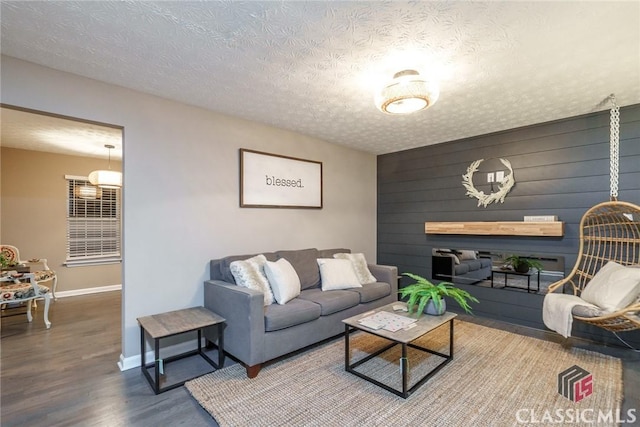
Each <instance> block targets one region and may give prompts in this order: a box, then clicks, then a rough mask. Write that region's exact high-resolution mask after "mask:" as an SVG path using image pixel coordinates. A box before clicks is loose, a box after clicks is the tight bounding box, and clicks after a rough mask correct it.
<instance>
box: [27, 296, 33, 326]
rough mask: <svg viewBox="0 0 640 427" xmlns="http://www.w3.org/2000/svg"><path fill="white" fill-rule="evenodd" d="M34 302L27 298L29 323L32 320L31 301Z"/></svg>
mask: <svg viewBox="0 0 640 427" xmlns="http://www.w3.org/2000/svg"><path fill="white" fill-rule="evenodd" d="M32 302H35V301H33V300H31V299H30V300H29V301H27V320H28V321H29V323H31V322H33V314H31V303H32Z"/></svg>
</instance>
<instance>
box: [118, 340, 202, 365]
mask: <svg viewBox="0 0 640 427" xmlns="http://www.w3.org/2000/svg"><path fill="white" fill-rule="evenodd" d="M196 341H197V340H191V341H185V342H181V343H178V344H174V345H171V346H167V347H162V348H161V349H160V352H161V353H160V354H161V355H162V357H163V358H165V359H166V358H168V357H171V356H175V355H177V354H182V353H187V352H189V351H193V350H196V347H197V345H198V343H197V342H196ZM205 345H206V341H205V340H204V338H203V339H202V346H203V347H204V346H205ZM154 358H155V355H154V354H153V350H149V351H147V352H146V353H145V359H146V362H147V364H148V363H151V362H152V361H153V360H154ZM141 362H142V357H140V355H139V354H137V355H135V356H130V357H124V355H123V354H120V360H118V363H117V364H118V368H120V370H121V371H128V370H129V369H134V368H139V367H140V365H141V364H142V363H141Z"/></svg>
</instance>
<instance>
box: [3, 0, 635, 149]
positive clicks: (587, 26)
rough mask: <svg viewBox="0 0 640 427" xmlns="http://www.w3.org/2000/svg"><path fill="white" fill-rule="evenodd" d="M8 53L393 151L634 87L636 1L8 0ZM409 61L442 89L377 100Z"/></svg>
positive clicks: (624, 100) (558, 113)
mask: <svg viewBox="0 0 640 427" xmlns="http://www.w3.org/2000/svg"><path fill="white" fill-rule="evenodd" d="M0 12H1V15H0V16H1V21H2V22H1V24H2V33H1V37H2V45H1V49H2V53H3V54H5V55H9V56H13V57H16V58H20V59H24V60H27V61H31V62H35V63H38V64H42V65H45V66H48V67H51V68H55V69H59V70H64V71H68V72H71V73H75V74H79V75H83V76H87V77H90V78H93V79H97V80H102V81H105V82H109V83H113V84H116V85H121V86H125V87H129V88H132V89H136V90H139V91H142V92H147V93H151V94H154V95H159V96H162V97H165V98H170V99H175V100H178V101H182V102H185V103H188V104H192V105H197V106H200V107H204V108H207V109H210V110H213V111H217V112H221V113H225V114H229V115H233V116H237V117H242V118H245V119H249V120H254V121H258V122H262V123H266V124H270V125H273V126H277V127H280V128H285V129H291V130H294V131H297V132H300V133H303V134H307V135H311V136H315V137H318V138H321V139H323V140H326V141H330V142H333V143H336V144H342V145H347V146H350V147H353V148H356V149H360V150H365V151H370V152H373V153H378V154H380V153H388V152H393V151H399V150H403V149H408V148H413V147H417V146H424V145H429V144H436V143H441V142H445V141H451V140H456V139H460V138H463V137H468V136H474V135H480V134H485V133H490V132H494V131H499V130H504V129H510V128H514V127H519V126H524V125H529V124H534V123H541V122H545V121H549V120H556V119H560V118H565V117H571V116H575V115H580V114H584V113H590V112H593V111H597V110H600V109H605V108H607V107H608V106H607V105H606V104H603V103H602V101H603V100H604V99H605V98H606V97H607V96H608V95H609V94H611V93H615V94H616V96H617V101H618V104H620V105H622V106H624V105H630V104H635V103H639V102H640V2H637V1H632V2H611V1H603V2H586V1H585V2H576V1H570V2H560V1H554V2H496V1H491V2H461V1H460V2H420V1H413V2H404V1H385V2H378V1H367V2H355V1H353V2H340V1H332V2H329V1H316V2H310V1H296V2H293V1H284V2H282V1H280V2H271V1H270V2H259V1H249V2H240V1H223V2H212V1H205V2H186V1H181V2H171V1H168V2H106V1H97V2H76V1H68V2H62V1H51V2H22V1H17V2H12V1H2V3H1V11H0ZM405 68H413V69H417V70H418V71H420V72H421V74H425V75H428V76H430V77H431V78H433V79H435V80H437V81H438V82H439V85H440V99H439V101H438V102H437V103H436V104H435V105H434V106H433V107H431V108H429V109H428V110H424V111H421V112H419V113H416V114H413V115H409V116H403V117H397V116H388V115H384V114H382V113H380V112H379V111H378V110H377V109H376V108H375V106H374V104H373V97H374V93H375V91H376V89H377V88H378V87H380V86H381V85H382V84H383V83H384V82H385V80H388V79H389V78H390V77H391V76H392V75H393V74H394V73H395V72H397V71H400V70H403V69H405Z"/></svg>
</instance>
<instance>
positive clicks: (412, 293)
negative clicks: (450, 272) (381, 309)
mask: <svg viewBox="0 0 640 427" xmlns="http://www.w3.org/2000/svg"><path fill="white" fill-rule="evenodd" d="M402 275H403V276H407V277H409V278H411V279H413V280H414V281H415V283H412V284H410V285H408V286H405V287H404V288H402V289H399V290H398V293H399V294H400V296H401V298H406V297H407V296H408V297H409V300H408V301H407V307H408V309H409V313H413V312H414V309H416V304H417V310H416V312H417V313H418V314H420V313H422V312H423V311H424V308H425V307H426V306H427V304H428V303H429V301H430V300H433V304H434V305H435V308H436V309H437V310H440V308H441V307H442V298H443V297H445V296H447V297H450V298H452V299H453V300H454V301H455V302H456V303H458V305H459V306H460V307H461V308H462V309H463V310H464V311H465V312H467V313H471V306H470V305H469V301H471V302H479V301H478V300H477V299H476V298H475V297H474V296H473V295H471V294H470V293H469V292H467V291H465V290H463V289H459V288H456V287H455V286H454V285H453V283H450V282H440V283H438V284H437V285H435V284H433V283H431V282H430V281H429V280H428V279H425V278H424V277H422V276H418V275H417V274H413V273H402Z"/></svg>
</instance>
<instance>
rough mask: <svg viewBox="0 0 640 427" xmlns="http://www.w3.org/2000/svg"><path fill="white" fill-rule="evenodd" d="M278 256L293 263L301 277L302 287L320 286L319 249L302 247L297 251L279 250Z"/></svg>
mask: <svg viewBox="0 0 640 427" xmlns="http://www.w3.org/2000/svg"><path fill="white" fill-rule="evenodd" d="M276 254H277V255H278V258H284V259H286V260H287V261H289V262H290V263H291V265H292V266H293V268H294V269H295V270H296V273H298V277H299V278H300V289H308V288H314V287H316V288H317V287H318V286H319V285H320V269H319V268H318V263H317V262H316V259H318V250H317V249H315V248H312V249H301V250H297V251H278V252H276Z"/></svg>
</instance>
